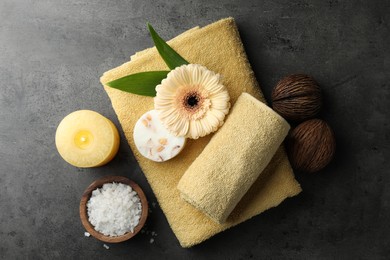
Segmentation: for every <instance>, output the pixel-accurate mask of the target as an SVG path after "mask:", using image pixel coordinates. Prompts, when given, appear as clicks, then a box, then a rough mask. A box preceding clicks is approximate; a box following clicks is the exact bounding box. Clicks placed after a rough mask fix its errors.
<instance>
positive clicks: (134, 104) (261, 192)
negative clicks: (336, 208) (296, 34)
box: [101, 18, 301, 247]
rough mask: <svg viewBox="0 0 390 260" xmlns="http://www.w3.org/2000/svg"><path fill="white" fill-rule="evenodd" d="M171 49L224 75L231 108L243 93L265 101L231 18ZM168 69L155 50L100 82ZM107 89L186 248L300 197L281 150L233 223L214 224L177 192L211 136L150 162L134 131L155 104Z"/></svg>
mask: <svg viewBox="0 0 390 260" xmlns="http://www.w3.org/2000/svg"><path fill="white" fill-rule="evenodd" d="M169 44H170V45H171V46H172V47H173V48H174V49H175V50H176V51H177V52H178V53H180V55H182V56H183V57H184V58H185V59H187V60H188V61H189V62H192V63H198V64H202V65H204V66H206V67H208V69H210V70H213V71H215V72H216V73H220V74H221V75H223V84H224V85H225V86H226V87H227V88H228V91H229V94H230V97H231V103H232V104H234V102H235V101H236V100H237V98H238V97H239V96H240V94H241V93H242V92H248V93H249V94H251V95H252V96H254V97H256V98H257V99H260V100H262V101H264V98H263V95H262V94H261V92H260V89H259V86H258V84H257V82H256V79H255V77H254V75H253V72H252V70H251V67H250V65H249V62H248V60H247V58H246V55H245V51H244V48H243V46H242V43H241V40H240V36H239V33H238V30H237V27H236V24H235V22H234V20H233V19H232V18H228V19H223V20H220V21H218V22H216V23H213V24H210V25H208V26H206V27H203V28H194V29H191V30H190V31H189V32H186V33H184V34H182V35H180V36H179V37H177V38H175V39H173V40H171V41H169ZM166 69H167V66H166V65H165V63H164V61H163V60H162V59H161V57H160V56H159V54H158V53H157V51H156V49H155V48H151V49H148V50H146V51H142V52H140V53H139V54H136V55H134V56H133V57H132V60H131V61H130V62H127V63H125V64H123V65H121V66H119V67H117V68H115V69H112V70H110V71H108V72H106V73H104V75H103V76H102V77H101V82H102V84H103V85H104V84H105V83H107V82H109V81H111V80H114V79H117V78H120V77H123V76H126V75H129V74H132V73H136V72H142V71H152V70H166ZM104 88H105V90H106V92H107V94H108V96H109V97H110V99H111V102H112V106H113V108H114V110H115V113H116V114H117V116H118V119H119V122H120V124H121V126H122V129H123V132H124V134H125V136H126V138H127V141H128V143H129V145H130V147H131V149H132V150H133V153H134V156H135V157H136V159H137V160H138V162H139V164H140V166H141V168H142V170H143V172H144V174H145V176H146V178H147V179H148V182H149V184H150V186H151V187H152V189H153V191H154V193H155V195H156V198H157V199H158V202H159V204H160V207H161V209H162V210H163V211H164V213H165V216H166V218H167V220H168V222H169V224H170V226H171V228H172V230H173V232H174V233H175V235H176V237H177V238H178V240H179V242H180V244H181V245H182V246H183V247H190V246H193V245H196V244H199V243H201V242H202V241H204V240H206V239H208V238H209V237H211V236H213V235H215V234H217V233H219V232H221V231H223V230H225V229H227V228H230V227H232V226H235V225H237V224H239V223H241V222H243V221H245V220H247V219H249V218H251V217H253V216H255V215H257V214H260V213H261V212H263V211H264V210H267V209H269V208H272V207H275V206H277V205H279V204H280V203H281V202H282V201H283V200H284V199H286V198H287V197H292V196H295V195H297V194H298V193H299V192H300V191H301V188H300V186H299V184H298V183H297V181H296V180H295V179H294V174H293V172H292V169H291V166H290V163H289V161H288V159H287V156H286V154H285V152H284V151H283V149H279V150H278V152H277V153H276V154H275V156H274V158H273V159H272V161H271V162H270V164H269V165H268V166H267V168H266V169H265V172H264V173H263V174H262V175H261V176H260V177H259V178H258V180H257V181H256V182H255V183H254V184H253V185H252V187H251V188H250V189H249V191H248V192H247V193H246V194H245V196H244V197H243V198H242V200H241V201H240V202H239V203H238V205H237V207H236V208H235V210H234V211H233V212H232V214H231V215H230V216H229V218H228V220H227V221H226V222H225V223H224V224H222V225H220V224H217V223H215V222H214V221H212V220H211V219H210V218H209V217H207V216H206V215H204V214H203V213H202V212H201V211H199V210H197V209H195V208H194V207H193V206H191V205H190V204H188V203H187V202H185V201H184V200H183V199H182V198H181V197H180V193H179V191H178V189H177V184H178V183H179V180H180V178H181V177H182V176H183V174H184V172H185V171H186V170H187V168H188V167H189V166H190V165H191V163H192V162H193V161H194V160H195V158H196V157H197V156H198V155H199V154H200V153H201V152H202V150H203V148H204V147H205V146H206V145H207V143H208V142H209V140H210V138H211V136H206V137H203V138H200V139H198V140H188V141H187V144H186V147H185V148H184V149H183V151H182V152H181V153H180V154H179V155H178V156H177V157H175V158H173V159H172V160H169V161H167V162H164V163H156V162H153V161H150V160H148V159H146V158H144V157H142V155H140V154H139V153H138V151H137V148H136V147H135V145H134V140H133V129H134V125H135V123H136V122H137V120H138V118H139V117H141V115H142V114H144V113H145V112H146V111H148V110H151V109H153V98H151V97H144V96H137V95H133V94H130V93H125V92H122V91H119V90H116V89H113V88H110V87H107V86H104Z"/></svg>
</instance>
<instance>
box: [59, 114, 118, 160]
mask: <svg viewBox="0 0 390 260" xmlns="http://www.w3.org/2000/svg"><path fill="white" fill-rule="evenodd" d="M56 146H57V150H58V152H59V153H60V155H61V156H62V158H63V159H64V160H65V161H67V162H68V163H70V164H72V165H74V166H76V167H82V168H87V167H96V166H102V165H104V164H106V163H108V162H109V161H111V160H112V159H113V158H114V156H115V155H116V153H117V152H118V148H119V134H118V130H117V129H116V127H115V125H114V124H113V123H112V122H111V121H110V120H109V119H107V118H105V117H104V116H102V115H100V114H99V113H96V112H94V111H91V110H79V111H75V112H73V113H70V114H69V115H67V116H66V117H65V118H64V119H62V121H61V123H60V124H59V125H58V128H57V132H56Z"/></svg>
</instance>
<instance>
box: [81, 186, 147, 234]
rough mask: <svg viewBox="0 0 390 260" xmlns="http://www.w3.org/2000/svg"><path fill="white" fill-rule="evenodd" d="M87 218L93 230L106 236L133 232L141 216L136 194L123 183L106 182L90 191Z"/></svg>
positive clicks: (140, 206)
mask: <svg viewBox="0 0 390 260" xmlns="http://www.w3.org/2000/svg"><path fill="white" fill-rule="evenodd" d="M87 210H88V220H89V222H90V223H91V224H92V225H93V226H94V228H95V230H96V231H98V232H100V233H102V234H104V235H106V236H121V235H124V234H125V233H127V232H134V228H135V227H136V226H137V225H138V223H139V220H140V218H141V212H142V205H141V200H140V198H139V196H138V194H137V193H136V192H135V191H133V189H132V188H131V187H130V186H129V185H126V184H123V183H115V182H113V183H106V184H104V185H103V186H102V187H101V188H98V189H96V190H94V191H92V196H91V198H90V199H89V200H88V203H87Z"/></svg>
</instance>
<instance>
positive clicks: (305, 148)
mask: <svg viewBox="0 0 390 260" xmlns="http://www.w3.org/2000/svg"><path fill="white" fill-rule="evenodd" d="M287 144H288V145H287V148H288V154H289V158H290V161H291V164H292V166H293V168H294V169H296V170H299V171H303V172H310V173H312V172H317V171H319V170H321V169H323V168H324V167H325V166H326V165H327V164H328V163H329V162H330V161H331V160H332V158H333V156H334V153H335V149H336V141H335V138H334V134H333V131H332V129H331V128H330V126H329V125H328V124H327V123H326V122H325V121H323V120H320V119H311V120H308V121H305V122H303V123H301V124H300V125H298V126H297V127H296V128H295V129H293V130H292V131H291V132H290V134H289V137H288V143H287Z"/></svg>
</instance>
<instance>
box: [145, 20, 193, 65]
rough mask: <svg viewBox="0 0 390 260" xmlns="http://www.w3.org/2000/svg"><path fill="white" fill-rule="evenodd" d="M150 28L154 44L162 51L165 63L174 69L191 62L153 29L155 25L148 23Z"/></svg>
mask: <svg viewBox="0 0 390 260" xmlns="http://www.w3.org/2000/svg"><path fill="white" fill-rule="evenodd" d="M148 29H149V32H150V35H151V36H152V39H153V42H154V45H156V48H157V50H158V52H159V53H160V56H161V58H163V60H164V61H165V63H166V64H167V65H168V67H169V68H170V69H171V70H173V69H174V68H176V67H178V66H181V65H184V64H188V63H189V62H188V61H186V60H185V59H184V58H183V57H182V56H180V55H179V54H178V53H177V52H176V51H175V50H174V49H172V48H171V46H169V45H168V44H167V43H166V42H165V41H164V40H163V39H162V38H161V37H160V36H159V35H158V34H157V33H156V31H155V30H154V29H153V27H152V26H151V25H150V24H149V23H148Z"/></svg>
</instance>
